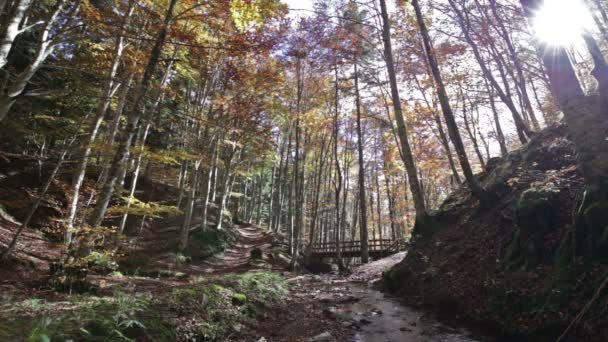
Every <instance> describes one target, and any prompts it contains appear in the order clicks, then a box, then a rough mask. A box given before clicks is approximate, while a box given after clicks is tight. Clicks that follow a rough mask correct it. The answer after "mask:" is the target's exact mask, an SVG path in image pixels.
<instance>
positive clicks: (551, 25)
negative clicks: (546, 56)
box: [533, 0, 593, 47]
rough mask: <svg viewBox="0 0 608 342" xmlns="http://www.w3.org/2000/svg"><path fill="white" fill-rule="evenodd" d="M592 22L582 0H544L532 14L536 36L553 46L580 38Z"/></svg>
mask: <svg viewBox="0 0 608 342" xmlns="http://www.w3.org/2000/svg"><path fill="white" fill-rule="evenodd" d="M592 23H593V18H592V17H591V13H589V9H588V8H587V6H586V5H585V3H584V2H583V1H582V0H545V1H544V3H543V5H542V6H541V7H540V9H539V10H538V11H537V12H536V13H535V14H534V19H533V25H534V31H535V34H536V37H537V38H538V39H540V40H541V41H543V42H545V43H547V44H549V45H553V46H564V47H567V46H571V45H575V44H577V43H579V42H581V40H582V37H581V36H582V34H583V33H584V32H585V30H587V29H588V28H589V27H590V26H591V24H592Z"/></svg>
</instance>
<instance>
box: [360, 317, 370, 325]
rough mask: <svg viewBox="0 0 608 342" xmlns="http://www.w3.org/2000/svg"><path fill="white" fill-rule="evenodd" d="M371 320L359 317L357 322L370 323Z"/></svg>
mask: <svg viewBox="0 0 608 342" xmlns="http://www.w3.org/2000/svg"><path fill="white" fill-rule="evenodd" d="M371 322H372V321H370V320H369V319H367V318H361V319H360V320H359V323H361V324H370V323H371Z"/></svg>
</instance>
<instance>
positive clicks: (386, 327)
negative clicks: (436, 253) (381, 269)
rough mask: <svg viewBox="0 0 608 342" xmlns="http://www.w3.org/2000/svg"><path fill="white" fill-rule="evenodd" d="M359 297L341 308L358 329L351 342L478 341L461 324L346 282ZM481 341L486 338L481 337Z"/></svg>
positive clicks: (367, 287) (360, 285)
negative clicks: (447, 320)
mask: <svg viewBox="0 0 608 342" xmlns="http://www.w3.org/2000/svg"><path fill="white" fill-rule="evenodd" d="M348 287H349V288H350V290H351V293H352V295H353V296H355V297H356V298H359V300H358V301H357V302H355V303H352V304H351V305H349V306H347V307H346V308H344V309H345V310H344V313H345V314H346V315H348V316H350V318H351V320H352V321H355V322H359V324H358V326H359V331H358V332H357V334H356V335H355V336H354V337H353V338H352V342H409V341H411V342H420V341H429V342H430V341H433V342H435V341H437V342H439V341H441V342H469V341H482V340H481V339H479V338H478V337H477V338H476V337H475V336H474V335H473V333H472V332H471V331H469V330H467V329H466V328H463V327H454V326H452V325H451V324H449V323H445V322H442V321H440V320H439V319H437V318H435V317H434V316H433V315H430V314H427V313H425V312H423V311H420V310H418V309H413V308H410V307H407V306H405V305H404V304H402V303H401V302H399V300H398V299H396V298H393V297H390V296H389V295H386V294H384V293H382V292H380V291H378V290H376V289H373V288H372V287H369V286H366V285H364V284H352V283H351V284H349V286H348ZM483 340H484V341H485V340H487V339H485V338H484V339H483Z"/></svg>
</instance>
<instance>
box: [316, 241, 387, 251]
mask: <svg viewBox="0 0 608 342" xmlns="http://www.w3.org/2000/svg"><path fill="white" fill-rule="evenodd" d="M394 243H395V240H392V239H374V240H369V241H368V250H369V251H370V252H382V251H388V250H390V249H391V247H392V246H394ZM340 251H341V252H343V253H344V252H359V251H361V241H358V240H355V241H342V242H341V243H340ZM312 252H313V253H315V254H322V253H335V252H336V243H335V242H321V243H315V244H314V245H313V246H312Z"/></svg>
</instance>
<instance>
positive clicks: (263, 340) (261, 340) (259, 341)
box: [257, 337, 268, 342]
mask: <svg viewBox="0 0 608 342" xmlns="http://www.w3.org/2000/svg"><path fill="white" fill-rule="evenodd" d="M267 341H268V340H266V338H265V337H260V339H259V340H258V341H257V342H267Z"/></svg>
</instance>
